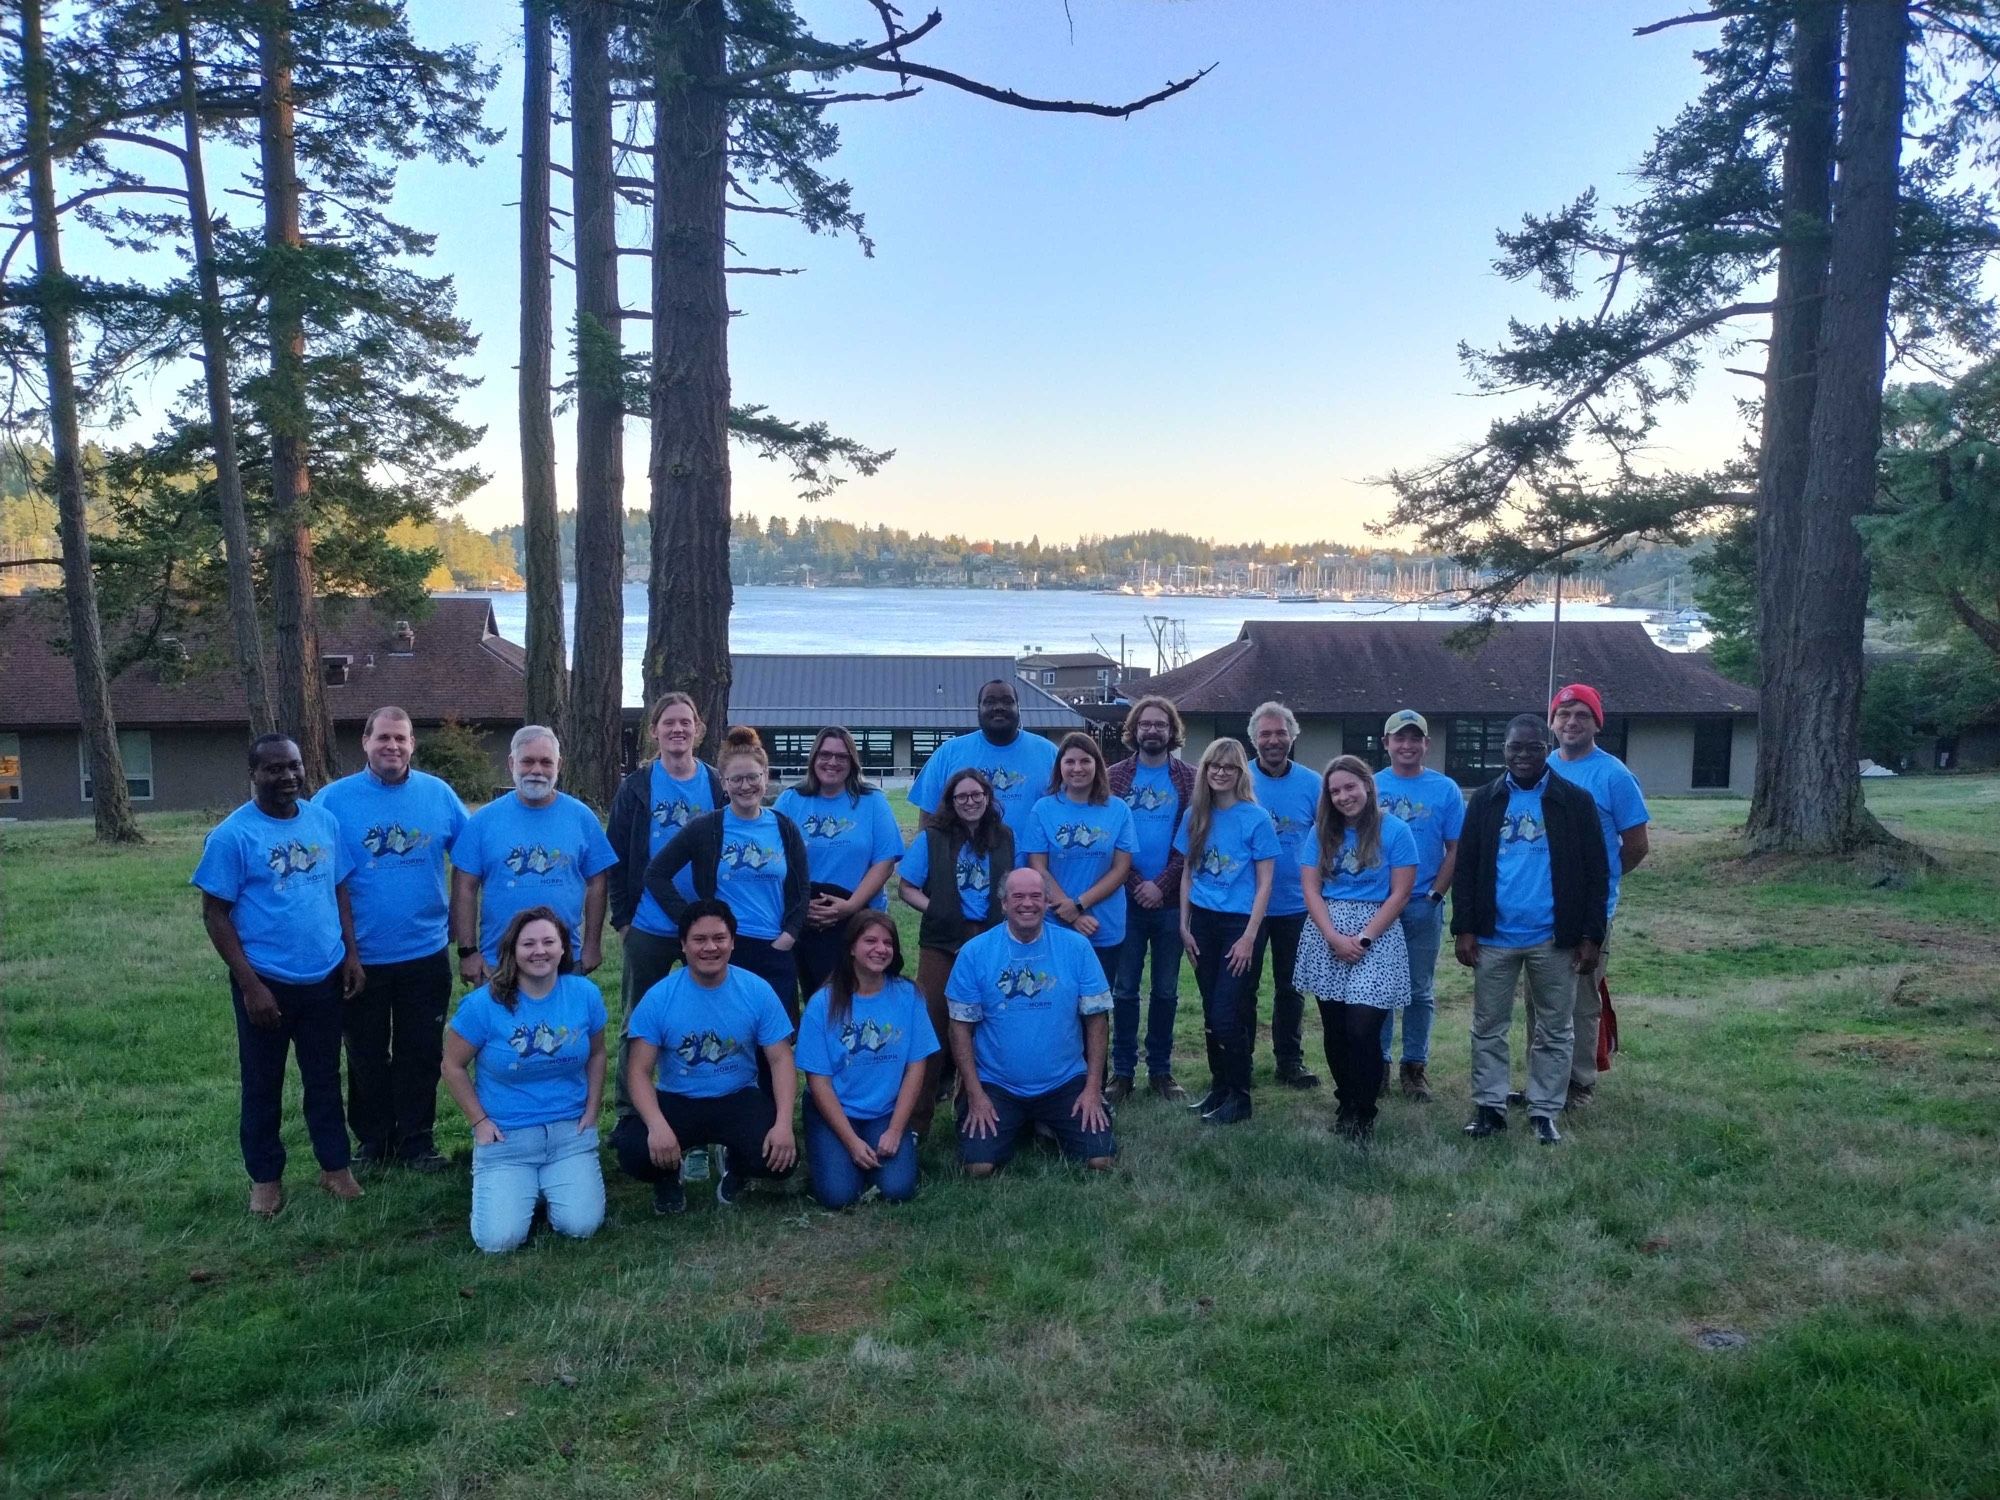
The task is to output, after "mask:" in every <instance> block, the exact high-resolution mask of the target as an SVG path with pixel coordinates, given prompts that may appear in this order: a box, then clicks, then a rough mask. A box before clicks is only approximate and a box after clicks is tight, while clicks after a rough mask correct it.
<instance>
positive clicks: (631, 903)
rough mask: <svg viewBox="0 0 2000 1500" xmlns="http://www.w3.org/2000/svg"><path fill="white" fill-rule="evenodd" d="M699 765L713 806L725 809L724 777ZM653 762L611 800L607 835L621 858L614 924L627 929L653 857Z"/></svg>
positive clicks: (614, 885)
mask: <svg viewBox="0 0 2000 1500" xmlns="http://www.w3.org/2000/svg"><path fill="white" fill-rule="evenodd" d="M695 764H696V765H698V766H700V767H701V768H702V770H704V771H706V772H708V799H709V805H710V806H711V807H721V806H723V805H724V804H726V803H727V802H728V801H729V798H728V797H727V796H725V795H724V794H723V790H722V778H721V777H720V776H718V775H716V774H715V767H714V766H711V765H709V764H708V762H706V761H696V762H695ZM652 803H653V763H652V762H651V761H650V760H649V761H647V762H646V763H645V764H644V765H643V766H641V767H639V769H638V770H636V771H634V772H632V773H631V774H630V775H629V776H627V777H626V778H625V779H624V780H623V781H621V782H619V783H618V793H617V795H616V796H614V797H613V798H612V799H611V817H610V819H609V823H608V826H607V827H606V828H605V830H604V832H605V835H606V836H607V837H608V838H609V839H610V840H611V848H612V852H613V853H615V854H616V855H617V856H618V863H617V864H615V865H613V866H612V867H611V880H610V886H611V925H612V926H613V927H616V928H624V927H628V926H630V925H631V922H632V916H633V913H635V912H637V911H638V909H639V898H640V897H641V896H643V895H644V894H645V893H646V863H647V861H648V860H650V859H651V858H652V857H653V841H652V822H653V806H652Z"/></svg>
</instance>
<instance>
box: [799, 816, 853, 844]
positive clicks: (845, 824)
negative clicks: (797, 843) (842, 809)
mask: <svg viewBox="0 0 2000 1500" xmlns="http://www.w3.org/2000/svg"><path fill="white" fill-rule="evenodd" d="M853 827H854V819H852V818H836V817H835V816H834V815H833V814H832V813H808V814H806V817H805V820H804V821H803V822H801V823H800V824H799V832H801V833H803V834H804V835H805V836H806V837H807V838H809V839H837V838H839V837H840V836H841V835H842V834H843V833H847V832H849V831H851V830H852V829H853Z"/></svg>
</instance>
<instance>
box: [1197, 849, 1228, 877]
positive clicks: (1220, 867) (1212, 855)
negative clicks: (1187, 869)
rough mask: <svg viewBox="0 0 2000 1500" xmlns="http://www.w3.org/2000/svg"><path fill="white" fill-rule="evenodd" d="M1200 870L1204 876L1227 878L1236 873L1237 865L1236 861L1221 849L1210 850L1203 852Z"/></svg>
mask: <svg viewBox="0 0 2000 1500" xmlns="http://www.w3.org/2000/svg"><path fill="white" fill-rule="evenodd" d="M1199 868H1200V870H1201V873H1202V874H1204V875H1214V876H1218V877H1226V876H1228V875H1230V874H1231V873H1232V872H1234V871H1235V869H1236V868H1237V865H1236V861H1235V860H1233V859H1231V858H1230V857H1229V856H1228V855H1226V854H1224V853H1223V852H1222V851H1221V850H1220V849H1215V848H1210V849H1206V850H1203V851H1202V856H1201V864H1200V866H1199Z"/></svg>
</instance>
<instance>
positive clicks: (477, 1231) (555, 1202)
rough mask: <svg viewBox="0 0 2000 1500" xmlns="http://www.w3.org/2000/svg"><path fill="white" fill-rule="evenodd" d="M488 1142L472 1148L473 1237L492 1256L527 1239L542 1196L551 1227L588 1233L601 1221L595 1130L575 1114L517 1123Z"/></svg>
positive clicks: (600, 1176)
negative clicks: (544, 1121) (580, 1126)
mask: <svg viewBox="0 0 2000 1500" xmlns="http://www.w3.org/2000/svg"><path fill="white" fill-rule="evenodd" d="M504 1134H505V1138H504V1139H502V1140H498V1141H495V1142H494V1143H493V1144H492V1145H490V1146H474V1147H473V1148H472V1242H473V1243H474V1244H475V1245H477V1246H478V1247H479V1248H480V1249H482V1250H484V1251H486V1252H487V1253H488V1254H490V1255H498V1254H500V1253H502V1252H504V1251H508V1250H512V1249H515V1248H516V1247H517V1246H519V1245H520V1243H521V1242H522V1241H523V1240H525V1239H527V1237H528V1226H529V1224H531V1223H533V1222H534V1217H535V1203H536V1200H537V1199H541V1198H546V1199H548V1202H549V1227H550V1228H551V1229H553V1230H555V1232H556V1233H557V1234H567V1235H572V1236H574V1237H575V1238H577V1239H580V1240H582V1239H588V1238H590V1236H591V1235H593V1234H595V1233H597V1227H598V1225H600V1224H602V1223H603V1222H604V1170H603V1168H602V1167H600V1166H599V1165H598V1161H597V1132H596V1131H595V1130H583V1131H579V1130H578V1129H577V1128H576V1121H574V1120H557V1121H555V1122H554V1123H552V1124H548V1125H518V1126H516V1127H515V1128H514V1129H512V1130H509V1131H506V1132H505V1133H504Z"/></svg>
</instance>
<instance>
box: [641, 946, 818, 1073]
mask: <svg viewBox="0 0 2000 1500" xmlns="http://www.w3.org/2000/svg"><path fill="white" fill-rule="evenodd" d="M627 1029H628V1031H629V1032H630V1034H631V1035H632V1036H634V1037H636V1038H637V1039H639V1040H640V1041H646V1042H651V1043H652V1044H653V1045H654V1046H655V1047H658V1048H659V1049H660V1060H659V1065H658V1066H657V1067H656V1068H655V1069H654V1070H653V1081H654V1083H655V1084H657V1085H658V1087H659V1089H660V1091H661V1092H662V1093H667V1094H684V1095H686V1096H687V1097H689V1098H691V1099H719V1098H721V1097H722V1096H723V1095H724V1094H735V1093H740V1092H741V1091H742V1090H744V1089H754V1088H755V1087H757V1049H758V1048H760V1047H771V1046H776V1045H777V1044H778V1043H779V1042H782V1041H784V1040H785V1038H787V1037H789V1036H790V1035H791V1034H792V1023H791V1020H790V1018H788V1017H787V1016H786V1015H785V1007H784V1006H782V1005H780V1004H779V1003H778V992H777V991H776V990H774V989H772V988H771V987H770V985H768V984H766V983H765V982H764V981H763V980H761V979H759V978H758V977H757V976H756V975H755V974H752V973H751V972H750V971H749V970H748V969H738V968H734V967H732V968H730V969H729V970H728V971H727V972H726V973H725V974H724V975H723V977H722V983H721V984H719V985H717V986H716V987H715V988H714V989H712V990H710V989H704V988H702V986H701V985H700V984H699V983H697V982H696V980H695V977H694V975H693V974H691V973H690V972H689V971H688V970H686V969H676V970H674V972H673V973H671V974H669V975H668V976H667V977H666V978H665V979H662V980H661V981H660V982H659V983H658V984H656V985H654V986H653V987H652V988H651V989H650V990H647V991H646V996H645V998H644V999H643V1000H641V1001H640V1002H639V1004H638V1005H637V1006H636V1007H635V1008H634V1009H633V1011H632V1022H631V1025H630V1026H629V1027H628V1028H627Z"/></svg>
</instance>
